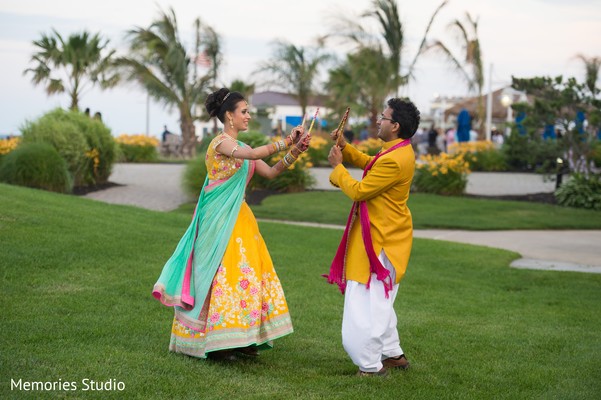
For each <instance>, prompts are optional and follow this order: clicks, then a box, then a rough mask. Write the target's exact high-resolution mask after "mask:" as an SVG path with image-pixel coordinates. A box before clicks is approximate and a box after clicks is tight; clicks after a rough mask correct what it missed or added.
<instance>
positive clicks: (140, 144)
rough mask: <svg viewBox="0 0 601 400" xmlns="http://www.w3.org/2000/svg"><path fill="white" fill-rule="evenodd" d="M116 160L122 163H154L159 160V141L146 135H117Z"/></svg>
mask: <svg viewBox="0 0 601 400" xmlns="http://www.w3.org/2000/svg"><path fill="white" fill-rule="evenodd" d="M116 142H117V148H118V149H119V151H118V153H119V156H118V159H119V160H120V161H122V162H155V161H157V160H158V159H159V155H158V152H157V147H158V146H159V140H158V139H157V138H154V137H150V136H146V135H127V134H123V135H119V137H118V138H117V140H116Z"/></svg>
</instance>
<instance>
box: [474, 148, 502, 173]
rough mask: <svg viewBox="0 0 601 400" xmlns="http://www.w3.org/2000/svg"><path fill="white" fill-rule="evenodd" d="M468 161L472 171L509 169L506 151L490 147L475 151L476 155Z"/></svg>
mask: <svg viewBox="0 0 601 400" xmlns="http://www.w3.org/2000/svg"><path fill="white" fill-rule="evenodd" d="M468 162H469V164H470V169H471V170H472V171H483V172H496V171H507V163H506V162H505V153H503V151H501V150H499V149H488V150H482V151H479V152H477V153H474V157H473V158H471V159H468Z"/></svg>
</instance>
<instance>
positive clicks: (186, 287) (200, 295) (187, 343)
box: [153, 88, 310, 359]
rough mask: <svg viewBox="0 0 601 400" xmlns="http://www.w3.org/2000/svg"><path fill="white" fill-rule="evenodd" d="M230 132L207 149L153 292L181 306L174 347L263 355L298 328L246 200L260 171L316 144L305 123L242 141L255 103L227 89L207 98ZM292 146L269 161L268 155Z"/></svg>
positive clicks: (268, 173) (269, 172) (270, 172)
mask: <svg viewBox="0 0 601 400" xmlns="http://www.w3.org/2000/svg"><path fill="white" fill-rule="evenodd" d="M205 106H206V109H207V111H208V113H209V115H210V116H212V117H217V118H219V120H220V121H221V122H222V123H224V131H223V132H222V133H221V134H219V135H217V136H216V137H215V138H214V139H213V140H212V141H211V143H210V145H209V149H208V150H207V154H206V159H205V162H206V165H207V172H208V173H207V179H206V180H205V183H204V185H203V188H202V191H201V194H200V197H199V199H198V204H197V206H196V211H195V212H194V217H193V219H192V222H191V224H190V226H189V227H188V229H187V231H186V233H185V234H184V236H183V237H182V239H181V240H180V242H179V244H178V246H177V248H176V250H175V252H174V253H173V255H172V256H171V258H170V259H169V260H168V261H167V263H166V264H165V267H164V268H163V271H162V273H161V276H160V277H159V279H158V281H157V283H156V284H155V286H154V289H153V295H154V297H156V298H157V299H159V300H160V301H161V302H162V303H163V304H165V305H167V306H173V307H174V308H175V318H174V320H173V326H172V330H171V342H170V344H169V350H171V351H174V352H177V353H184V354H188V355H190V356H194V357H199V358H206V357H207V356H209V357H214V358H219V359H223V358H225V359H232V358H235V355H236V353H239V354H244V355H249V356H256V355H258V349H259V348H270V347H272V341H273V340H274V339H277V338H279V337H282V336H284V335H287V334H289V333H292V322H291V319H290V314H289V311H288V306H287V304H286V299H285V298H284V292H283V290H282V286H281V284H280V281H279V279H278V277H277V275H276V272H275V269H274V267H273V263H272V260H271V257H270V256H269V252H268V251H267V247H266V246H265V242H264V241H263V238H262V237H261V234H260V232H259V228H258V225H257V221H256V220H255V217H254V215H253V214H252V211H251V210H250V208H249V207H248V205H247V204H246V202H245V201H244V192H245V188H246V184H247V183H248V181H249V180H250V178H251V177H252V174H253V172H254V171H256V172H257V173H258V174H259V175H261V176H263V177H266V178H274V177H276V176H277V175H279V174H280V173H281V172H282V171H284V170H285V169H287V168H288V167H290V166H291V165H292V163H294V161H295V160H296V158H298V156H299V154H300V153H301V152H302V151H305V150H306V149H307V147H308V145H309V140H310V137H309V136H308V135H304V130H303V127H298V128H295V129H294V130H293V132H292V133H291V134H290V136H288V137H286V138H285V139H283V140H280V141H278V142H275V143H272V144H268V145H265V146H261V147H257V148H256V149H252V148H250V147H249V146H247V145H245V144H244V143H242V142H239V141H237V137H238V132H239V131H243V130H246V129H248V122H249V120H250V118H251V117H250V113H249V107H248V103H247V102H246V101H245V99H244V97H243V96H242V95H241V94H240V93H238V92H230V91H229V90H228V89H226V88H222V89H220V90H218V91H216V92H214V93H212V94H210V95H209V97H208V98H207V100H206V102H205ZM287 148H290V151H289V152H288V153H287V154H286V156H285V157H284V158H283V159H282V160H281V161H279V162H278V163H277V164H275V165H274V166H273V167H270V166H269V165H268V164H266V163H265V162H264V161H262V160H261V159H262V158H265V157H267V156H269V155H271V154H273V153H275V152H278V151H283V150H285V149H287Z"/></svg>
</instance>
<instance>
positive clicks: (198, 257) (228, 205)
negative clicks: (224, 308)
mask: <svg viewBox="0 0 601 400" xmlns="http://www.w3.org/2000/svg"><path fill="white" fill-rule="evenodd" d="M253 166H254V165H253ZM252 170H253V168H252V167H251V166H250V162H249V161H248V160H244V162H243V164H242V167H241V168H240V169H239V170H238V172H236V173H235V174H234V175H233V176H231V177H230V178H229V179H227V180H224V181H217V182H213V183H210V184H209V179H208V177H207V179H205V182H204V185H203V187H202V190H201V192H200V196H199V198H198V204H197V205H196V211H195V213H194V217H193V218H192V222H191V223H190V226H189V227H188V229H187V230H186V233H184V236H183V237H182V238H181V239H180V241H179V243H178V245H177V247H176V249H175V251H174V253H173V255H172V256H171V258H169V260H168V261H167V263H166V264H165V266H164V267H163V271H162V273H161V276H160V277H159V279H158V281H157V283H156V284H155V285H154V289H153V292H152V294H153V296H154V297H155V298H157V299H158V300H160V301H161V303H163V304H164V305H166V306H174V307H175V308H176V315H177V316H178V319H179V320H180V322H182V323H183V324H184V325H186V326H188V327H189V328H191V329H194V330H197V331H202V330H203V328H204V323H205V321H201V320H200V313H201V310H202V307H203V304H204V302H205V299H206V297H207V295H208V293H209V290H210V288H211V284H212V282H213V278H214V277H215V273H216V272H217V269H218V268H219V264H220V263H221V260H222V258H223V255H224V253H225V249H226V247H227V244H228V242H229V239H230V236H231V234H232V231H233V229H234V225H235V223H236V219H237V218H238V213H239V212H240V205H241V204H242V201H243V200H244V192H245V189H246V182H247V178H249V174H250V175H252V172H253V171H252Z"/></svg>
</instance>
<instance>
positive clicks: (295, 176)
mask: <svg viewBox="0 0 601 400" xmlns="http://www.w3.org/2000/svg"><path fill="white" fill-rule="evenodd" d="M238 140H241V141H242V142H244V143H246V144H248V145H249V146H250V147H252V148H257V147H260V146H264V145H266V144H268V143H270V142H271V139H270V138H269V137H267V136H265V135H264V134H262V133H261V132H243V133H240V134H239V135H238ZM285 154H286V152H284V151H282V152H280V153H276V154H273V155H271V156H269V157H267V158H265V159H264V160H263V161H265V162H266V163H267V164H269V165H274V164H276V163H277V162H278V161H279V160H280V159H281V158H282V157H283V156H284V155H285ZM311 165H312V164H311V160H310V157H309V155H308V152H305V153H303V154H301V156H300V157H299V159H298V160H297V161H296V162H295V163H294V165H293V166H292V167H290V168H289V169H288V170H286V171H284V172H282V173H281V174H280V175H278V176H277V177H275V178H274V179H267V178H263V177H262V176H260V175H259V174H257V173H255V174H254V175H253V178H252V179H251V181H250V183H249V190H251V191H252V190H255V189H269V190H276V191H278V192H301V191H304V190H305V189H306V188H307V187H310V186H311V185H313V184H314V183H315V179H314V178H313V176H312V175H311V174H310V173H309V171H308V168H309V167H310V166H311Z"/></svg>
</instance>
